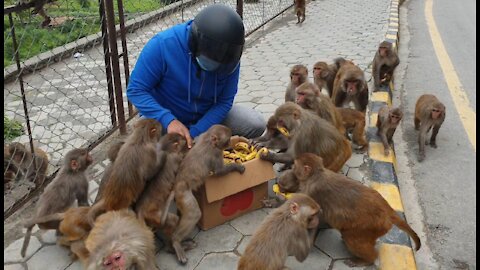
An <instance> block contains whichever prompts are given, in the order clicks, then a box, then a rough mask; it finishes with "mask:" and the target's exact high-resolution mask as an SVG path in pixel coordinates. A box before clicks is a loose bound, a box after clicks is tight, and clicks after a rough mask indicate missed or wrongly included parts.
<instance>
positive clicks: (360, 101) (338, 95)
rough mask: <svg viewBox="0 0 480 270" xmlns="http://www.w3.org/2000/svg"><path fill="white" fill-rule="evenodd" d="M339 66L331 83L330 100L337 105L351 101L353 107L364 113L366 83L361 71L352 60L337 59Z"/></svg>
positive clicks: (366, 96)
mask: <svg viewBox="0 0 480 270" xmlns="http://www.w3.org/2000/svg"><path fill="white" fill-rule="evenodd" d="M336 64H337V65H338V66H339V69H338V72H337V75H335V81H334V83H333V93H332V102H333V104H335V106H337V107H343V106H344V105H345V104H348V103H350V101H352V102H353V104H354V106H355V109H356V110H359V111H361V112H363V113H365V111H366V109H367V105H368V85H367V82H366V81H365V75H364V73H363V71H362V70H361V69H360V68H359V67H358V66H356V65H355V64H354V63H353V62H352V61H347V60H344V59H337V60H336Z"/></svg>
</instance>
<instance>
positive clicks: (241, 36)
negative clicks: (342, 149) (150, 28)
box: [127, 4, 266, 147]
mask: <svg viewBox="0 0 480 270" xmlns="http://www.w3.org/2000/svg"><path fill="white" fill-rule="evenodd" d="M244 43H245V29H244V26H243V22H242V19H241V18H240V16H239V15H238V14H237V13H236V12H235V11H234V10H233V9H231V8H230V7H228V6H225V5H222V4H215V5H211V6H208V7H207V8H204V9H203V10H202V11H201V12H200V13H199V14H198V15H197V16H196V17H195V19H194V20H191V21H188V22H186V23H182V24H178V25H176V26H173V27H171V28H169V29H167V30H165V31H163V32H160V33H158V34H157V35H155V36H154V37H153V38H152V39H151V40H149V41H148V43H147V44H146V45H145V47H144V48H143V50H142V52H141V53H140V56H139V58H138V60H137V63H136V65H135V68H134V69H133V71H132V74H131V76H130V83H129V85H128V88H127V97H128V99H129V100H130V101H131V102H132V103H133V104H134V105H135V107H136V108H137V109H138V110H139V111H140V114H141V115H142V116H144V117H146V118H153V119H156V120H158V121H159V122H160V123H161V124H162V126H163V127H164V128H166V132H167V133H179V134H181V135H183V136H184V137H185V138H186V139H187V143H188V145H189V147H191V145H192V138H195V137H197V136H198V135H200V134H201V133H203V132H205V131H206V130H207V129H208V128H209V127H210V126H212V125H214V124H224V125H226V126H228V127H230V128H231V129H232V133H233V134H235V135H240V136H244V137H247V138H254V137H258V136H260V135H261V134H262V133H263V131H264V130H265V126H266V123H265V120H264V119H263V116H262V115H261V114H260V113H258V112H256V111H254V110H253V109H250V108H247V107H244V106H239V105H233V100H234V98H235V95H236V93H237V90H238V79H239V74H240V57H241V55H242V51H243V46H244ZM232 105H233V107H232Z"/></svg>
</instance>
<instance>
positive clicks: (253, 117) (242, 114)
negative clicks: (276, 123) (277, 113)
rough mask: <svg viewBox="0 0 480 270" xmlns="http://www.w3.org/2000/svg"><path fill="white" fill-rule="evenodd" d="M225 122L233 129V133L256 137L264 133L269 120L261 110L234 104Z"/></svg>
mask: <svg viewBox="0 0 480 270" xmlns="http://www.w3.org/2000/svg"><path fill="white" fill-rule="evenodd" d="M223 124H224V125H226V126H228V127H230V128H231V129H232V133H233V135H239V136H244V137H247V138H255V137H258V136H261V135H262V134H263V132H264V130H265V128H266V125H267V122H266V121H265V119H264V118H263V115H262V114H261V113H260V112H258V111H255V110H254V109H252V108H249V107H247V106H243V105H239V104H234V105H233V107H232V109H231V110H230V112H229V114H228V116H227V119H225V121H224V123H223Z"/></svg>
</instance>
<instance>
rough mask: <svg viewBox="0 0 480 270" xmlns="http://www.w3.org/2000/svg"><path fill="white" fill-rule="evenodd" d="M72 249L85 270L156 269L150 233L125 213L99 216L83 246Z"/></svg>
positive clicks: (113, 212) (131, 215)
mask: <svg viewBox="0 0 480 270" xmlns="http://www.w3.org/2000/svg"><path fill="white" fill-rule="evenodd" d="M72 248H74V249H76V250H75V253H76V254H81V255H82V257H81V258H80V259H81V261H82V262H83V263H84V266H85V269H87V270H97V269H103V270H114V269H137V270H152V269H158V268H157V266H156V264H155V239H154V235H153V232H152V231H151V230H150V229H149V228H148V227H147V225H145V223H144V222H142V221H140V220H139V219H137V218H136V216H135V213H134V212H133V211H132V210H129V209H122V210H118V211H109V212H106V213H104V214H102V215H100V216H99V217H98V218H97V219H96V220H95V224H94V226H93V228H92V230H91V231H90V233H89V234H88V236H87V238H86V240H85V243H84V245H77V246H74V247H72Z"/></svg>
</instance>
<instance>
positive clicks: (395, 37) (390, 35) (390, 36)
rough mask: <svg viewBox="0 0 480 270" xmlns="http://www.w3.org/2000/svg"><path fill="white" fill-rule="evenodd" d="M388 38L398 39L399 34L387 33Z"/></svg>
mask: <svg viewBox="0 0 480 270" xmlns="http://www.w3.org/2000/svg"><path fill="white" fill-rule="evenodd" d="M385 38H386V39H397V35H392V34H387V35H385Z"/></svg>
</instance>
